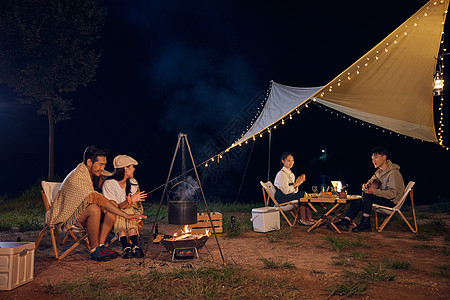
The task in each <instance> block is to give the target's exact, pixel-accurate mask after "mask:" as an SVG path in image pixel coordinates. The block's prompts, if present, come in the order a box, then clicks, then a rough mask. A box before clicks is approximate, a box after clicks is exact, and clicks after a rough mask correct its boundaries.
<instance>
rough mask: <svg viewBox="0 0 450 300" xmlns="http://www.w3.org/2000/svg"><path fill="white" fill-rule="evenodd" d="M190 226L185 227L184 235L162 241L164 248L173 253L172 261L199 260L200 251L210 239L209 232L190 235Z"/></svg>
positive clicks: (165, 238)
mask: <svg viewBox="0 0 450 300" xmlns="http://www.w3.org/2000/svg"><path fill="white" fill-rule="evenodd" d="M189 232H190V231H189V228H188V226H185V229H184V231H183V234H182V235H180V236H177V235H176V234H175V235H174V236H170V237H167V236H165V237H164V238H163V239H162V240H161V244H163V246H164V248H166V249H167V251H169V252H170V253H172V260H174V259H187V258H194V257H195V256H196V257H197V258H198V250H200V249H201V248H202V247H203V246H204V245H205V243H206V241H207V240H208V238H209V234H208V232H206V233H204V234H190V233H189Z"/></svg>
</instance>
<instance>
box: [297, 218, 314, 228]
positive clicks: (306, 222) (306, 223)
mask: <svg viewBox="0 0 450 300" xmlns="http://www.w3.org/2000/svg"><path fill="white" fill-rule="evenodd" d="M299 222H300V224H301V225H305V226H311V225H312V224H314V223H312V222H310V221H308V220H306V219H305V220H304V219H300V220H299Z"/></svg>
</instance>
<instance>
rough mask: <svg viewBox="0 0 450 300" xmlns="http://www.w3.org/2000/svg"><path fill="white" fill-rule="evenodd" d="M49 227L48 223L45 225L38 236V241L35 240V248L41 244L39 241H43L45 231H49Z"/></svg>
mask: <svg viewBox="0 0 450 300" xmlns="http://www.w3.org/2000/svg"><path fill="white" fill-rule="evenodd" d="M47 228H48V224H46V225H45V226H44V228H43V229H42V230H41V232H40V233H39V236H38V237H37V239H36V241H35V242H34V244H35V248H37V247H38V246H39V243H40V242H41V240H42V238H43V237H44V234H45V231H47Z"/></svg>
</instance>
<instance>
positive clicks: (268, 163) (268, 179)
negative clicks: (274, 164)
mask: <svg viewBox="0 0 450 300" xmlns="http://www.w3.org/2000/svg"><path fill="white" fill-rule="evenodd" d="M271 145H272V130H270V127H269V159H268V162H267V181H270V148H271Z"/></svg>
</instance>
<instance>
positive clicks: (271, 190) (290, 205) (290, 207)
mask: <svg viewBox="0 0 450 300" xmlns="http://www.w3.org/2000/svg"><path fill="white" fill-rule="evenodd" d="M259 183H260V184H261V186H262V192H263V197H264V205H265V206H269V202H270V199H272V201H273V203H274V204H275V207H276V208H278V210H279V211H280V213H281V214H282V215H283V217H284V218H285V219H286V221H287V222H288V224H289V226H293V225H295V223H296V222H297V218H298V200H293V201H290V202H286V203H281V204H278V202H277V201H276V200H275V187H274V186H273V184H272V182H270V181H267V182H262V181H260V182H259ZM288 211H289V212H290V213H291V215H292V216H293V217H294V222H293V223H291V221H290V220H289V218H288V217H287V216H286V214H285V213H284V212H288Z"/></svg>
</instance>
